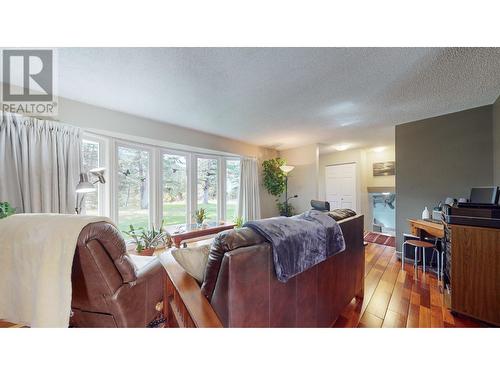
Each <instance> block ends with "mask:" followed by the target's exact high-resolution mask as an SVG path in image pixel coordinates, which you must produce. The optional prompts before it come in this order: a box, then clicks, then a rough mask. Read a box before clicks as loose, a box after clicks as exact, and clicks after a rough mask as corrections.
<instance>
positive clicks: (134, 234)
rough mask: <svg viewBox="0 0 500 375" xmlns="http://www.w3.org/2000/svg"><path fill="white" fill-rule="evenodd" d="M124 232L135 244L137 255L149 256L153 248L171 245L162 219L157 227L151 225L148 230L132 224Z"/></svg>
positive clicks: (153, 250) (170, 239) (152, 252)
mask: <svg viewBox="0 0 500 375" xmlns="http://www.w3.org/2000/svg"><path fill="white" fill-rule="evenodd" d="M124 233H125V234H126V235H128V236H130V237H131V238H132V241H133V242H134V243H135V245H136V248H135V250H136V251H137V254H139V255H143V256H151V255H153V254H154V252H155V250H158V249H161V248H164V247H170V246H171V245H172V238H171V236H170V233H168V232H167V231H166V230H165V229H164V228H163V221H162V223H161V226H160V227H159V228H155V227H154V226H153V228H152V229H150V230H149V229H144V228H138V229H136V228H134V226H133V225H130V230H129V231H126V232H124Z"/></svg>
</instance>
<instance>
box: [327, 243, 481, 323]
mask: <svg viewBox="0 0 500 375" xmlns="http://www.w3.org/2000/svg"><path fill="white" fill-rule="evenodd" d="M365 250H366V253H365V297H364V299H363V300H362V301H361V300H356V299H353V300H352V301H351V303H350V304H349V305H348V306H347V307H346V308H345V309H344V311H343V312H342V314H341V315H340V317H339V318H338V319H337V322H336V323H335V325H334V327H362V328H379V327H383V328H404V327H408V328H419V327H420V328H443V327H487V326H488V325H486V324H485V323H482V322H479V321H477V320H474V319H470V318H467V317H464V316H454V315H452V314H451V312H450V311H449V310H448V309H447V308H446V307H445V305H444V303H443V293H442V286H441V282H438V280H437V277H436V275H435V274H434V272H433V271H429V270H427V272H426V273H425V274H424V273H423V272H422V270H421V269H420V268H419V270H418V279H416V278H415V274H414V269H413V264H408V263H405V269H404V271H403V270H402V269H401V262H400V261H399V260H398V258H397V256H396V251H395V250H396V249H395V248H394V247H389V246H383V245H378V244H374V243H368V245H367V246H366V247H365Z"/></svg>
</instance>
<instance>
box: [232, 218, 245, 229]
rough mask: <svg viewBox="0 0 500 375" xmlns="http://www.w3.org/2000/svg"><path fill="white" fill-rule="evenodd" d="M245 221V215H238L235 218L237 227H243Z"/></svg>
mask: <svg viewBox="0 0 500 375" xmlns="http://www.w3.org/2000/svg"><path fill="white" fill-rule="evenodd" d="M243 224H244V221H243V216H238V217H236V218H235V219H234V227H235V228H241V227H243Z"/></svg>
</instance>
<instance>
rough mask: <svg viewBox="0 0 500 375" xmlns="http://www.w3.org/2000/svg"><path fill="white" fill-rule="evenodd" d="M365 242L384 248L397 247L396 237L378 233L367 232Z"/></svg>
mask: <svg viewBox="0 0 500 375" xmlns="http://www.w3.org/2000/svg"><path fill="white" fill-rule="evenodd" d="M365 241H366V242H372V243H376V244H379V245H384V246H391V247H396V237H394V236H388V235H387V234H382V233H377V232H366V233H365Z"/></svg>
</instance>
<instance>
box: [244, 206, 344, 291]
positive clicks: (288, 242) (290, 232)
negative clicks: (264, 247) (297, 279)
mask: <svg viewBox="0 0 500 375" xmlns="http://www.w3.org/2000/svg"><path fill="white" fill-rule="evenodd" d="M244 226H245V227H249V228H252V229H253V230H255V231H256V232H257V233H259V234H260V235H262V236H263V237H264V238H265V239H266V240H267V241H268V242H270V243H271V245H272V251H273V260H274V268H275V270H276V276H277V278H278V280H279V281H281V282H286V281H288V280H289V279H290V278H292V277H294V276H295V275H298V274H299V273H301V272H304V271H305V270H307V269H309V268H311V267H313V266H314V265H316V264H318V263H320V262H322V261H323V260H325V259H326V258H328V257H330V256H332V255H334V254H336V253H339V252H341V251H344V250H345V242H344V236H343V234H342V230H341V228H340V225H339V224H338V223H337V222H336V221H335V220H334V219H333V218H331V217H330V216H328V215H327V214H325V213H322V212H319V211H307V212H304V213H303V214H300V215H296V216H293V217H273V218H270V219H263V220H255V221H248V222H247V223H245V225H244Z"/></svg>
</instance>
